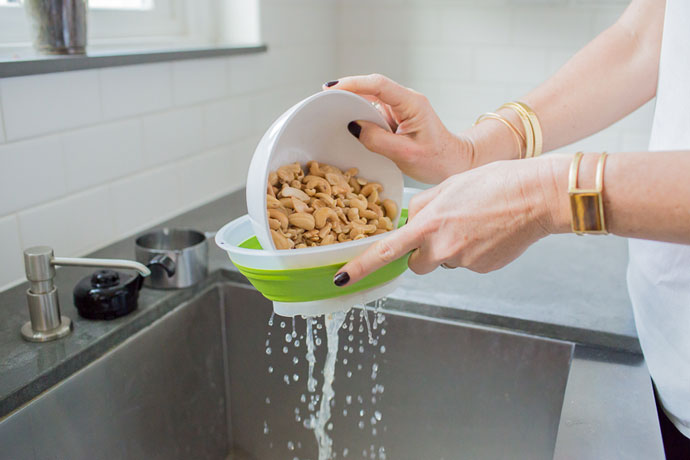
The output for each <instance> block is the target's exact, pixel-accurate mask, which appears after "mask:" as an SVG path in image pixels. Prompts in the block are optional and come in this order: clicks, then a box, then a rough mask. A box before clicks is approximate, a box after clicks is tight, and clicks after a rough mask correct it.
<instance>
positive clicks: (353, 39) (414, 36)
mask: <svg viewBox="0 0 690 460" xmlns="http://www.w3.org/2000/svg"><path fill="white" fill-rule="evenodd" d="M628 3H629V2H628V1H625V0H377V1H373V2H372V1H370V0H342V1H341V2H340V11H339V15H338V17H339V28H338V34H339V36H338V47H339V48H338V58H339V59H338V71H339V74H340V75H351V74H359V73H371V72H378V73H383V74H386V75H388V76H389V77H391V78H393V79H395V80H398V81H399V82H401V83H402V84H404V85H405V86H408V87H411V88H414V89H416V90H417V91H420V92H422V93H424V94H425V95H426V96H427V97H428V98H429V99H430V101H431V103H432V104H433V106H434V108H435V109H436V111H437V112H438V113H439V115H440V116H441V119H442V120H443V121H444V123H445V124H446V126H448V127H449V128H450V129H452V130H455V131H460V130H463V129H465V128H467V127H468V126H469V125H471V124H472V123H473V122H474V120H475V119H476V118H477V116H478V115H479V114H481V113H483V112H487V111H493V110H494V109H496V108H497V107H498V106H500V105H501V104H502V103H504V102H507V101H509V100H512V99H517V98H519V97H520V96H521V95H523V94H525V93H526V92H527V91H529V90H530V89H532V88H533V87H534V86H536V85H537V84H539V83H540V82H541V81H543V80H544V79H545V78H547V77H548V76H549V75H551V74H552V73H553V72H554V71H555V70H556V69H558V68H559V67H560V66H561V65H562V64H563V63H564V62H565V61H566V60H567V59H568V58H569V57H570V56H572V55H573V54H574V53H575V51H577V50H578V49H579V48H581V47H582V46H583V45H585V44H586V43H587V42H589V41H590V40H591V39H592V38H593V37H594V36H596V35H597V34H598V33H599V32H601V31H603V30H604V29H605V28H606V27H608V26H609V25H610V24H612V23H613V22H614V21H615V19H616V18H618V16H619V15H620V13H621V12H622V11H623V9H624V8H625V6H626V5H627V4H628ZM591 78H597V76H596V75H592V76H591ZM652 112H653V103H652V104H647V105H646V106H644V107H643V108H641V109H640V110H639V111H638V112H636V113H635V114H633V115H631V116H630V117H629V118H628V119H626V120H625V121H622V122H620V123H618V124H616V125H614V126H612V127H611V128H609V129H607V130H605V131H602V132H601V133H599V134H596V135H595V136H592V137H591V138H589V139H587V140H584V141H581V142H579V143H578V144H576V145H574V146H570V147H567V148H564V149H562V151H575V150H576V149H582V150H589V151H601V150H609V151H628V150H635V149H646V147H647V142H648V137H649V130H650V127H651V117H652Z"/></svg>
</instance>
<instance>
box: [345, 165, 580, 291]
mask: <svg viewBox="0 0 690 460" xmlns="http://www.w3.org/2000/svg"><path fill="white" fill-rule="evenodd" d="M550 157H552V158H545V157H542V158H537V159H533V160H522V161H499V162H494V163H490V164H488V165H485V166H482V167H479V168H477V169H473V170H470V171H467V172H464V173H461V174H457V175H455V176H451V177H449V178H448V179H446V180H445V181H444V182H442V183H441V184H439V185H437V186H436V187H434V188H431V189H429V190H426V191H424V192H421V193H419V194H418V195H416V196H415V197H414V198H413V199H412V201H411V202H410V205H409V218H408V222H407V224H406V225H405V226H403V227H401V228H400V229H398V230H396V231H395V232H393V233H392V234H391V235H390V236H389V237H387V238H384V239H382V240H381V241H379V242H378V243H376V244H374V245H372V246H371V247H370V248H369V249H368V250H367V251H365V252H364V253H363V254H361V255H360V256H358V257H357V258H355V259H353V260H352V261H350V262H349V263H347V264H346V265H345V266H344V267H343V268H341V269H340V271H339V272H338V274H337V275H336V280H338V281H339V283H336V284H339V285H341V286H344V285H346V284H351V283H354V282H357V281H358V280H360V279H362V278H363V277H365V276H366V275H368V274H369V273H372V272H374V271H375V270H377V269H378V268H380V267H382V266H384V265H386V264H388V263H390V262H392V261H394V260H396V259H398V258H400V257H402V256H403V255H405V254H406V253H407V252H409V251H412V250H414V252H413V253H412V254H411V256H410V260H409V267H410V269H412V271H414V272H415V273H418V274H423V273H428V272H430V271H432V270H434V269H435V268H436V267H438V266H439V265H441V264H445V265H446V266H447V267H464V268H468V269H470V270H473V271H476V272H480V273H486V272H490V271H492V270H497V269H499V268H501V267H503V266H505V265H506V264H508V263H509V262H511V261H512V260H514V259H515V258H516V257H518V256H519V255H520V254H522V253H523V252H524V251H525V249H527V247H529V246H530V245H531V244H532V243H534V242H536V241H537V240H539V239H540V238H543V237H544V236H546V235H548V234H549V233H552V231H553V230H554V229H555V228H556V227H555V226H554V218H555V219H560V218H561V217H560V216H559V215H558V213H560V214H562V211H560V210H559V206H560V205H561V204H562V203H563V201H562V197H559V193H558V191H557V190H556V187H555V185H554V184H555V181H554V180H553V177H554V176H553V174H554V172H555V166H554V164H553V162H551V164H549V162H550V161H551V160H558V159H557V158H556V157H558V156H557V155H550ZM566 163H567V159H566ZM558 165H559V166H558V168H561V170H562V165H563V161H561V162H560V163H558ZM565 167H566V168H567V164H566V165H565ZM559 175H560V173H559ZM561 177H564V176H561ZM543 184H545V185H543ZM566 199H567V197H566ZM550 208H553V210H552V209H550ZM552 211H553V212H552ZM554 216H555V217H554ZM345 272H346V273H347V275H348V276H349V281H348V282H343V281H345V280H346V279H347V278H348V276H346V275H342V274H341V273H345Z"/></svg>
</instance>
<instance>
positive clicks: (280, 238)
mask: <svg viewBox="0 0 690 460" xmlns="http://www.w3.org/2000/svg"><path fill="white" fill-rule="evenodd" d="M271 237H273V244H275V245H276V248H277V249H290V248H291V247H292V246H293V245H294V243H293V242H292V241H290V240H289V239H287V238H286V237H285V236H284V235H281V234H280V233H278V232H277V231H275V230H271Z"/></svg>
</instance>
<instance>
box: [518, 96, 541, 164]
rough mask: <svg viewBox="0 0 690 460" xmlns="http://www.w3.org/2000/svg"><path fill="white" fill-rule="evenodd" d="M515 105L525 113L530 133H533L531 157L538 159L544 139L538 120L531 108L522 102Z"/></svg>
mask: <svg viewBox="0 0 690 460" xmlns="http://www.w3.org/2000/svg"><path fill="white" fill-rule="evenodd" d="M515 104H517V105H519V106H520V107H522V108H523V109H524V110H525V112H527V117H528V118H529V121H530V124H531V125H532V132H533V133H534V153H533V154H532V156H534V157H538V156H539V155H541V153H542V147H543V146H544V137H543V136H542V131H541V123H539V118H537V114H536V113H534V110H532V108H531V107H530V106H529V105H527V104H525V103H524V102H520V101H516V102H515Z"/></svg>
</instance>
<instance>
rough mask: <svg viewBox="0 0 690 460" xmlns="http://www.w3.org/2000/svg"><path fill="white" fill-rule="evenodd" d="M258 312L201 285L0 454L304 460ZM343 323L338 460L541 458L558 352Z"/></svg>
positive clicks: (12, 427)
mask: <svg viewBox="0 0 690 460" xmlns="http://www.w3.org/2000/svg"><path fill="white" fill-rule="evenodd" d="M271 311H272V308H271V303H270V301H268V300H266V299H264V298H263V297H262V296H261V295H260V294H259V293H258V292H256V291H255V290H253V289H252V288H251V287H248V286H246V285H242V284H235V283H229V282H225V283H220V284H217V285H214V286H212V287H211V288H209V289H207V290H206V291H204V292H203V293H202V294H200V295H199V296H198V297H196V298H194V299H193V300H191V301H189V302H187V303H185V304H182V305H181V306H180V307H178V308H176V309H174V310H173V311H172V312H170V313H169V314H167V315H165V316H163V317H162V318H160V319H159V320H157V321H155V322H154V323H153V324H152V325H151V326H150V327H148V328H145V329H144V330H142V331H141V332H139V333H137V334H136V335H134V336H132V337H131V338H130V339H129V340H127V341H125V342H124V343H122V344H120V345H119V346H117V347H115V348H114V349H112V350H111V351H109V352H108V353H106V354H105V355H104V356H103V357H101V358H100V359H98V360H96V361H94V362H92V363H91V364H89V365H88V366H86V367H85V368H83V369H82V370H81V371H79V372H77V373H76V374H74V375H72V376H70V377H69V378H67V379H66V380H64V381H63V382H62V383H60V384H58V385H57V386H55V387H53V388H51V389H50V390H49V391H47V392H45V393H43V394H42V395H41V396H40V397H38V398H36V399H35V400H33V401H32V402H31V403H29V404H27V405H26V406H24V407H22V408H20V409H19V410H17V411H16V412H14V413H13V414H11V415H10V416H8V417H6V418H5V419H4V420H2V421H0V445H2V446H3V449H2V450H1V451H0V458H13V459H24V458H72V459H80V458H88V459H97V458H166V459H174V458H180V459H181V458H221V459H222V458H231V459H234V460H246V459H258V460H264V459H268V460H271V459H281V460H283V459H286V458H289V459H292V458H295V457H297V458H299V459H315V458H317V451H316V441H315V438H314V434H313V432H312V431H311V430H308V429H306V428H304V426H303V424H302V423H303V420H304V417H305V416H306V415H307V414H308V409H307V403H305V402H301V396H302V395H303V394H304V395H305V397H306V398H307V401H308V398H309V393H308V391H307V388H306V376H307V362H306V359H305V353H306V348H305V344H304V340H303V339H302V340H301V343H300V345H299V347H295V342H294V339H292V340H291V341H290V342H285V334H290V333H291V332H292V323H291V322H290V321H289V320H287V319H285V318H280V317H276V318H275V319H274V323H273V325H272V326H269V324H268V320H269V317H270V315H271ZM351 315H352V317H350V318H348V320H347V322H346V325H349V324H350V322H352V324H353V331H352V332H350V331H349V330H347V329H341V330H340V334H339V336H340V337H339V338H340V350H339V355H338V358H339V361H338V364H337V366H336V370H335V383H334V388H335V400H334V401H335V402H334V405H333V407H332V413H333V416H332V419H331V420H332V422H333V427H332V430H330V431H328V433H329V435H330V436H331V437H332V438H333V443H334V444H333V446H334V451H335V452H336V453H337V456H338V458H362V457H363V456H366V458H383V457H381V456H380V455H379V452H380V449H381V448H382V447H383V448H384V450H385V458H388V459H396V460H398V459H402V460H406V459H422V458H423V459H446V460H450V459H457V458H463V459H475V458H476V459H487V458H491V459H500V458H530V459H551V458H552V457H553V453H554V447H555V443H556V436H557V434H558V427H559V420H560V414H561V408H562V407H563V397H564V393H565V389H566V383H567V381H568V373H569V368H570V362H571V357H572V352H573V346H572V344H570V343H566V342H560V341H555V340H548V339H542V338H535V337H531V336H526V335H521V334H516V333H511V332H507V331H501V330H497V329H491V328H485V327H478V326H472V325H467V324H457V323H449V322H444V321H442V320H435V319H430V318H419V317H413V316H405V315H403V314H398V313H394V312H385V321H383V323H381V324H378V325H377V329H376V330H374V331H373V332H374V335H375V336H377V337H378V343H377V344H376V346H374V345H371V344H369V343H368V340H367V333H366V327H365V323H363V322H362V319H361V318H360V314H359V310H356V311H355V312H354V314H351ZM373 317H374V315H373V312H371V311H370V312H369V319H370V320H373ZM282 322H284V323H285V324H284V327H281V323H282ZM360 325H362V327H363V331H362V332H359V327H360ZM382 328H385V330H386V334H385V335H382V334H381V329H382ZM304 329H305V321H304V320H303V319H297V321H296V331H295V332H296V335H297V338H298V339H299V338H300V336H302V335H304V333H305V331H304ZM269 332H270V333H271V335H270V337H269V336H268V333H269ZM318 334H319V336H320V337H321V338H322V340H323V343H322V344H321V346H319V347H318V348H317V352H316V361H317V366H316V369H317V370H320V369H321V366H322V364H323V362H324V355H325V334H324V332H323V330H320V331H319V332H318ZM350 335H352V336H353V339H352V341H350V340H349V336H350ZM267 338H268V339H269V346H270V347H271V349H272V352H271V354H270V355H269V354H267V353H266V340H267ZM360 342H361V343H360ZM360 346H361V347H362V352H360ZM382 346H385V352H382V349H381V347H382ZM283 347H287V353H283ZM344 347H347V349H345V348H344ZM350 347H352V352H350V351H349V348H350ZM295 357H296V358H297V359H298V361H297V364H295V363H294V362H293V359H294V358H295ZM345 358H346V359H347V364H345V363H344V359H345ZM374 363H376V364H377V365H378V370H377V372H375V374H376V375H375V378H372V373H373V372H372V371H373V366H374ZM269 366H270V367H271V368H272V370H273V371H272V372H270V373H269V370H268V369H269ZM348 373H351V374H348ZM294 375H297V376H298V380H297V381H295V380H294V377H293V376H294ZM285 376H287V377H288V380H289V382H290V383H289V384H286V383H285V381H284V378H285ZM315 377H317V379H318V380H319V385H318V386H317V388H318V392H319V393H320V385H321V380H322V376H321V375H319V374H318V373H315ZM372 389H375V390H376V391H375V392H372ZM382 390H383V391H382ZM348 396H350V398H348ZM372 396H375V397H376V403H375V404H374V403H372ZM359 397H361V402H360V398H359ZM267 401H270V403H267ZM348 402H349V403H348ZM345 411H346V412H345ZM360 411H363V412H362V413H363V415H362V416H360ZM377 413H380V417H377V416H376V414H377ZM378 418H380V420H378ZM373 421H375V423H372V422H373ZM360 422H363V423H361V424H360ZM360 426H361V427H360ZM374 429H376V432H375V434H374ZM345 449H347V453H348V455H347V457H345V455H344V450H345ZM372 453H374V457H371V454H372ZM364 454H366V455H364Z"/></svg>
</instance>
